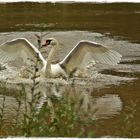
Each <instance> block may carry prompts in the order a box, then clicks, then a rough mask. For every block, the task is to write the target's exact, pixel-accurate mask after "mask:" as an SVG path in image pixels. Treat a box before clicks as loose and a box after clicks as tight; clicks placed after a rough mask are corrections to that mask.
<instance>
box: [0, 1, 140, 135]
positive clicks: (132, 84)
mask: <svg viewBox="0 0 140 140" xmlns="http://www.w3.org/2000/svg"><path fill="white" fill-rule="evenodd" d="M0 19H1V22H0V44H1V43H3V42H5V41H7V40H11V39H13V38H17V37H25V38H27V39H29V40H30V41H31V42H32V43H33V44H36V42H35V37H34V34H35V33H37V34H40V32H44V33H46V32H49V34H48V35H47V36H48V37H55V38H57V39H58V40H59V41H60V44H61V48H60V50H59V52H58V53H57V54H56V56H55V59H56V60H61V59H62V58H64V56H65V55H66V54H67V53H68V52H69V50H70V49H71V48H72V47H73V46H74V45H75V44H76V43H77V42H78V41H80V40H82V39H87V40H91V41H96V42H99V43H101V44H104V45H107V46H108V47H110V48H113V49H114V50H116V51H118V52H120V53H121V54H122V55H123V58H122V61H121V63H120V64H118V65H117V66H116V67H111V66H100V65H97V67H96V70H97V71H98V72H99V73H100V74H99V75H98V76H97V77H94V81H92V80H91V81H90V82H89V80H90V79H88V82H89V83H90V84H89V85H88V84H87V79H78V80H77V83H78V85H79V86H80V87H77V89H78V90H79V88H81V91H82V90H83V89H84V88H85V91H86V92H90V95H89V97H91V98H93V99H95V100H94V103H93V110H97V111H96V112H95V114H94V115H93V116H92V117H93V119H96V120H97V122H98V123H99V125H98V127H96V128H95V126H90V127H89V128H87V131H88V130H92V129H93V131H94V130H96V136H97V137H103V136H112V137H115V136H120V137H121V136H122V135H120V130H122V128H123V127H125V126H124V123H123V120H124V112H125V111H126V108H127V107H128V106H129V107H131V106H133V105H132V104H135V103H136V106H135V107H134V108H133V109H132V110H136V113H135V114H134V116H133V118H132V119H133V120H132V121H133V124H134V125H133V128H137V129H136V131H135V132H133V133H134V136H136V137H140V133H139V132H140V108H139V106H140V93H139V91H140V86H139V85H140V39H139V36H140V4H130V3H121V4H119V3H114V4H92V3H84V4H82V3H72V4H64V3H63V4H62V3H9V4H0ZM48 51H49V50H48ZM56 60H55V61H56ZM11 73H12V72H11V71H10V73H9V72H7V71H0V79H1V82H3V81H4V80H5V79H6V78H7V77H8V76H11V75H10V74H11ZM6 76H7V77H6ZM51 80H52V81H53V82H54V83H56V82H57V79H56V80H55V79H51ZM18 82H24V83H27V82H28V80H27V81H26V80H25V79H24V80H22V79H20V80H19V79H17V80H14V82H13V81H12V79H10V80H9V85H11V86H10V88H11V87H13V85H12V84H13V83H14V84H15V83H18ZM48 82H49V81H48ZM62 85H63V84H61V86H62ZM83 85H84V86H83ZM62 87H63V86H62ZM14 88H15V87H14ZM86 88H87V89H88V90H87V89H86ZM63 90H65V89H63ZM83 91H84V90H83ZM86 92H85V93H86ZM78 93H80V91H79V92H78ZM0 94H1V96H0V100H1V101H0V102H1V104H2V101H3V96H2V95H3V94H4V90H1V92H0ZM87 94H89V93H87ZM15 96H16V95H13V93H12V95H11V93H10V92H8V93H7V94H6V101H7V103H6V106H7V110H8V111H7V112H8V113H10V111H9V110H11V112H12V113H13V112H14V111H12V108H14V107H15V104H16V102H17V101H16V99H15V98H14V97H15ZM9 116H11V114H10V115H9V114H8V115H7V116H6V119H7V121H9V120H10V119H9V118H10V117H9ZM13 116H14V113H13ZM133 128H132V129H133ZM124 129H125V128H124Z"/></svg>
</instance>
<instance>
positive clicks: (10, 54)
mask: <svg viewBox="0 0 140 140" xmlns="http://www.w3.org/2000/svg"><path fill="white" fill-rule="evenodd" d="M47 45H52V49H51V51H50V53H49V55H48V58H47V60H45V59H44V58H43V56H42V54H41V52H40V51H39V50H38V49H37V48H36V47H35V46H34V45H33V44H32V43H30V42H29V41H28V40H27V39H25V38H18V39H14V40H11V41H9V42H6V43H4V44H1V45H0V63H9V62H12V61H15V60H19V59H22V60H23V61H24V63H25V64H27V63H29V61H28V58H31V59H35V56H36V55H37V54H38V56H39V59H40V61H41V64H42V69H41V71H40V73H41V75H44V76H47V77H58V76H60V75H62V76H65V77H67V76H69V75H71V73H73V72H74V71H75V70H77V69H80V68H84V67H86V66H87V65H89V64H90V62H92V61H93V60H94V62H95V63H104V64H109V65H116V64H117V63H119V62H120V60H121V57H122V56H121V54H119V53H118V52H116V51H114V50H111V49H108V48H106V47H105V46H103V45H100V44H98V43H95V42H91V41H84V40H83V41H80V42H79V43H78V44H77V45H76V46H75V47H74V48H73V49H72V50H71V51H70V52H69V53H68V55H67V56H66V57H65V58H64V59H63V60H62V61H60V62H59V63H56V64H52V58H53V56H54V53H55V51H56V48H57V47H58V46H59V44H58V41H57V40H56V39H54V38H50V39H48V40H46V43H45V44H44V46H47ZM16 66H17V67H18V64H16Z"/></svg>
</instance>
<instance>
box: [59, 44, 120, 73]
mask: <svg viewBox="0 0 140 140" xmlns="http://www.w3.org/2000/svg"><path fill="white" fill-rule="evenodd" d="M121 57H122V56H121V54H119V53H118V52H116V51H114V50H111V49H108V48H106V47H105V46H103V45H101V44H98V43H95V42H90V41H80V42H79V43H78V44H77V45H76V46H75V47H74V48H73V49H72V50H71V51H70V53H69V54H68V55H67V56H66V57H65V58H64V59H63V61H61V62H60V64H61V66H62V67H64V68H65V69H66V71H67V72H69V73H70V72H72V71H73V70H74V69H75V68H78V67H84V66H86V65H88V64H89V63H90V62H91V61H93V60H94V61H95V63H103V64H109V65H116V64H117V63H119V62H120V60H121Z"/></svg>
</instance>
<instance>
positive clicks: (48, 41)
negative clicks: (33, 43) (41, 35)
mask: <svg viewBox="0 0 140 140" xmlns="http://www.w3.org/2000/svg"><path fill="white" fill-rule="evenodd" d="M51 41H52V40H50V39H48V40H46V42H45V44H43V45H42V46H43V47H45V46H48V45H50V43H51Z"/></svg>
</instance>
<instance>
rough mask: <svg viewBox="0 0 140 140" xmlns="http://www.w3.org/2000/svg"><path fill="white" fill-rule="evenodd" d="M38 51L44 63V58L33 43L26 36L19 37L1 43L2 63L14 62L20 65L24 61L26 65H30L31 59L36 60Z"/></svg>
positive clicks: (0, 55) (0, 58) (0, 59)
mask: <svg viewBox="0 0 140 140" xmlns="http://www.w3.org/2000/svg"><path fill="white" fill-rule="evenodd" d="M37 53H38V55H39V58H40V60H41V63H44V61H45V60H44V58H43V57H42V55H41V53H40V52H39V50H38V49H37V48H36V47H35V46H34V45H33V44H31V43H30V42H29V41H28V40H27V39H25V38H17V39H14V40H11V41H8V42H6V43H3V44H1V45H0V63H10V64H12V63H13V64H14V66H16V67H19V65H21V61H22V62H23V63H24V64H25V65H26V64H27V65H29V64H30V63H31V61H30V60H29V59H32V60H35V58H36V56H37ZM18 61H19V63H18ZM14 62H15V63H16V64H15V63H14Z"/></svg>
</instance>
